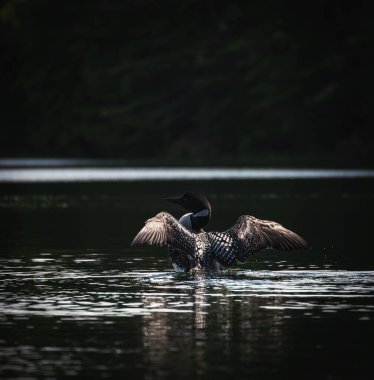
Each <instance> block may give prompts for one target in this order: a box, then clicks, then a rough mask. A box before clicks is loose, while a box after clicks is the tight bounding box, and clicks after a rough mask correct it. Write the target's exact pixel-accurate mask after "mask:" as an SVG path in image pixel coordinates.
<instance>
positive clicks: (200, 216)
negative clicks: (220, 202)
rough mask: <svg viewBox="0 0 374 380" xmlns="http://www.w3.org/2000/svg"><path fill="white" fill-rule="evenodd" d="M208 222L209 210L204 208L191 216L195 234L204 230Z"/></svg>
mask: <svg viewBox="0 0 374 380" xmlns="http://www.w3.org/2000/svg"><path fill="white" fill-rule="evenodd" d="M209 220H210V210H209V209H207V208H205V209H203V210H200V211H198V212H195V213H194V214H192V215H191V225H192V229H193V230H194V231H196V232H201V230H202V229H203V228H205V227H206V226H207V225H208V223H209Z"/></svg>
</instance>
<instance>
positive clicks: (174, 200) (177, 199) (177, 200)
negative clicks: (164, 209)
mask: <svg viewBox="0 0 374 380" xmlns="http://www.w3.org/2000/svg"><path fill="white" fill-rule="evenodd" d="M164 200H165V201H168V202H171V203H177V204H178V205H181V204H182V197H168V198H164Z"/></svg>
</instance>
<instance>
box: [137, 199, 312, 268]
mask: <svg viewBox="0 0 374 380" xmlns="http://www.w3.org/2000/svg"><path fill="white" fill-rule="evenodd" d="M182 197H183V196H182ZM204 198H205V197H204ZM168 200H169V201H170V198H169V199H168ZM174 202H175V198H174ZM176 203H180V204H182V205H183V207H186V204H187V203H186V202H183V201H182V203H181V201H176ZM208 203H209V202H208ZM190 206H191V205H190ZM190 206H189V207H190ZM200 207H201V206H200ZM204 207H205V206H204ZM190 209H191V210H194V211H192V213H190V214H186V215H188V216H186V215H184V216H183V217H185V218H184V219H183V217H182V218H181V219H183V220H182V222H181V221H178V220H177V219H175V218H174V217H173V216H172V215H171V214H169V213H168V212H165V211H163V212H160V213H158V214H157V215H156V216H154V217H153V218H150V219H148V220H147V221H146V222H145V226H144V227H143V228H142V229H141V230H140V231H139V233H138V234H137V235H136V236H135V238H134V240H133V241H132V243H131V245H132V246H135V245H142V244H145V245H157V246H165V245H168V246H169V247H170V254H171V258H172V260H173V256H172V255H173V250H174V251H175V252H177V261H176V263H177V267H176V266H174V265H173V266H174V268H175V269H177V268H178V269H180V270H182V271H184V272H189V271H190V270H195V269H196V270H218V269H220V266H224V267H231V266H233V265H235V264H236V263H237V262H244V261H245V259H246V258H247V257H248V256H250V255H252V254H254V253H256V252H259V251H261V250H263V249H266V248H272V249H278V250H282V251H289V250H293V249H305V248H307V247H308V244H307V242H306V241H305V240H304V239H303V238H302V237H300V236H299V235H297V234H296V233H295V232H292V231H290V230H288V229H287V228H285V227H283V226H282V225H280V224H279V223H276V222H273V221H269V220H261V219H258V218H256V217H254V216H250V215H242V216H240V217H239V218H238V220H237V222H236V223H235V224H234V225H233V226H232V227H231V228H229V229H228V230H226V231H224V232H205V231H203V230H202V229H201V227H202V226H205V225H206V224H207V222H208V221H209V218H210V214H211V212H210V210H211V209H210V205H209V208H207V210H209V214H208V219H207V216H204V217H205V219H204V221H200V222H197V224H196V222H195V224H194V218H195V216H194V215H195V214H197V213H199V210H197V209H192V208H190ZM200 211H201V209H200ZM191 214H192V215H191ZM197 220H199V219H197ZM189 227H191V228H189ZM198 227H199V228H198ZM172 263H173V261H172Z"/></svg>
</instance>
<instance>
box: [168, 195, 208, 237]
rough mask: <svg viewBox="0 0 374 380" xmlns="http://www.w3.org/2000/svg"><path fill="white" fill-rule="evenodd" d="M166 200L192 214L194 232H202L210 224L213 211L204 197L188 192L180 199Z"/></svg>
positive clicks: (191, 221) (191, 220)
mask: <svg viewBox="0 0 374 380" xmlns="http://www.w3.org/2000/svg"><path fill="white" fill-rule="evenodd" d="M165 200H167V201H169V202H172V203H177V204H179V205H180V206H182V207H183V208H184V209H185V210H187V211H189V212H191V213H192V215H190V216H189V218H190V223H191V226H192V230H193V231H194V232H201V230H202V228H205V227H206V226H207V224H208V223H209V220H210V216H211V213H212V209H211V207H210V203H209V201H208V200H207V199H206V198H205V197H204V195H202V194H197V193H190V192H187V193H184V194H183V195H182V196H180V197H171V198H165Z"/></svg>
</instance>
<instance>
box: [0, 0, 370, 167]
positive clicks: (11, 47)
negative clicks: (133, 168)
mask: <svg viewBox="0 0 374 380" xmlns="http://www.w3.org/2000/svg"><path fill="white" fill-rule="evenodd" d="M281 3H282V4H281ZM309 7H310V8H309V9H307V10H306V9H305V4H303V3H302V4H299V3H298V2H293V1H287V2H286V3H284V2H278V1H260V0H258V1H251V2H249V1H230V2H225V1H218V0H217V1H214V0H211V1H198V0H189V1H183V2H180V1H175V0H168V1H162V2H160V1H156V0H143V1H135V0H132V1H120V0H117V1H115V0H112V1H99V0H90V1H88V0H75V1H65V2H60V3H58V4H57V3H56V2H53V1H48V0H23V1H21V0H9V1H5V2H3V5H2V7H1V11H0V19H1V26H0V28H1V31H3V32H4V33H3V37H1V44H2V45H3V47H5V50H4V48H3V49H2V50H3V51H5V52H6V53H5V54H4V55H3V57H2V59H1V61H0V62H1V63H0V65H1V66H0V67H1V69H2V72H6V73H7V75H6V79H5V83H4V88H6V89H7V93H8V96H7V98H6V99H5V101H4V102H3V106H4V112H3V115H4V118H3V119H4V121H5V123H6V126H7V128H6V130H5V132H2V134H3V136H2V138H1V143H0V144H1V152H2V155H5V156H6V155H8V156H9V155H23V156H27V155H34V156H92V157H125V158H156V159H178V158H183V159H193V160H198V159H216V158H217V157H219V158H221V159H234V160H235V159H236V160H248V159H250V158H251V157H253V156H255V155H259V154H260V155H263V156H266V155H269V156H272V157H273V156H274V157H277V156H282V155H285V156H292V155H295V156H296V157H303V156H308V155H309V156H313V155H316V156H317V155H330V156H331V155H336V156H337V157H342V158H345V159H346V160H348V161H349V160H356V161H359V160H360V159H363V158H365V159H367V158H368V157H369V158H370V157H371V150H372V148H371V144H370V142H369V137H370V128H371V124H372V123H373V112H372V102H371V100H372V78H373V75H372V67H373V65H372V63H373V62H372V58H371V57H370V54H369V47H370V46H371V44H372V36H373V30H372V28H373V26H372V25H373V23H372V21H371V18H370V12H369V9H367V8H368V7H369V6H368V5H366V3H365V2H360V1H358V2H345V1H338V0H334V1H329V2H326V1H323V0H319V1H315V2H313V3H311V4H310V5H309Z"/></svg>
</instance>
